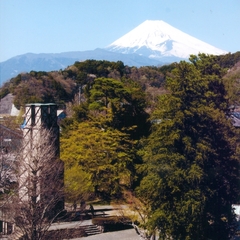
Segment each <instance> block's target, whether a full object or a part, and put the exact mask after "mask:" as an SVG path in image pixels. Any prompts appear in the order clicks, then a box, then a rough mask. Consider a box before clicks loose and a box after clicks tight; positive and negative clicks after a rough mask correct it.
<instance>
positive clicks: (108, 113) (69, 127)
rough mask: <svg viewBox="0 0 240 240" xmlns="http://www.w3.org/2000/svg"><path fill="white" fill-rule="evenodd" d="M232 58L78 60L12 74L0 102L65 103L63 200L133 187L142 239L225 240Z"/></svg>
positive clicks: (232, 193) (234, 143)
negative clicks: (133, 63) (146, 63)
mask: <svg viewBox="0 0 240 240" xmlns="http://www.w3.org/2000/svg"><path fill="white" fill-rule="evenodd" d="M239 60H240V54H239V52H237V53H235V54H230V53H229V54H226V55H223V56H207V55H205V54H200V55H199V56H191V58H190V61H189V62H185V61H183V62H180V63H172V64H170V65H166V66H161V67H153V66H152V67H140V68H136V67H129V66H125V65H124V64H123V63H122V62H121V61H118V62H109V61H96V60H87V61H84V62H76V63H75V64H74V65H72V66H69V67H68V68H66V69H64V70H60V71H55V72H35V71H31V72H30V73H22V74H19V75H18V76H17V77H15V78H12V79H11V80H10V82H8V83H6V84H4V86H3V87H2V88H1V91H0V97H1V98H2V97H4V96H6V95H7V94H8V93H12V94H13V95H14V96H15V99H14V103H15V105H16V106H17V107H18V108H20V107H21V106H24V105H25V104H26V103H30V102H31V103H34V102H40V103H47V102H54V103H57V104H59V105H61V104H66V106H67V112H68V117H67V118H66V119H64V120H63V121H62V122H61V158H62V160H63V161H64V162H65V190H66V192H67V196H68V200H69V201H73V202H76V201H80V200H81V199H83V198H87V197H88V195H89V194H90V195H91V194H92V193H94V194H95V195H96V196H98V197H101V198H104V199H110V198H111V197H117V198H121V197H122V194H123V192H124V191H126V190H128V191H129V192H132V193H133V195H134V194H135V190H136V186H137V184H139V182H141V184H140V186H139V187H138V189H137V190H138V191H136V193H138V194H139V195H138V197H139V199H138V200H139V202H141V204H142V203H143V205H144V206H145V210H144V212H145V213H146V212H147V211H149V212H148V214H147V215H146V216H147V217H146V218H145V220H146V221H144V222H145V223H146V222H147V224H146V226H144V227H147V228H148V229H149V233H151V232H154V231H156V229H157V230H159V233H160V238H162V239H169V238H171V237H172V238H173V239H199V240H202V239H216V240H217V239H228V238H229V237H230V236H231V235H232V233H233V231H234V227H233V226H234V219H235V218H234V215H233V211H232V208H231V204H232V203H239V198H238V197H239V156H240V151H239V148H238V145H239V142H240V141H239V140H237V139H236V137H237V136H238V139H239V136H240V134H239V133H238V130H236V129H234V128H233V127H232V125H231V122H230V121H229V118H228V113H229V112H228V107H229V105H231V104H233V105H239V103H240V102H239V94H240V86H239V80H240V71H239V69H240V68H239ZM230 68H231V69H230ZM166 79H167V80H166ZM149 117H150V119H151V122H150V121H149ZM150 124H152V126H150ZM150 127H151V132H150ZM236 133H237V134H238V135H237V134H236ZM140 170H141V171H140ZM149 206H150V207H149ZM148 208H149V209H148ZM136 209H137V211H140V210H139V209H140V208H136ZM147 220H148V221H147Z"/></svg>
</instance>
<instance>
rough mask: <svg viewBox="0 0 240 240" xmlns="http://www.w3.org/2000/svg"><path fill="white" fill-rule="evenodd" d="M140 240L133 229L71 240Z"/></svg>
mask: <svg viewBox="0 0 240 240" xmlns="http://www.w3.org/2000/svg"><path fill="white" fill-rule="evenodd" d="M118 239H119V240H120V239H121V240H141V238H140V236H139V235H137V233H136V231H135V230H134V229H128V230H122V231H117V232H108V233H101V234H97V235H93V236H88V237H82V238H74V239H71V240H118Z"/></svg>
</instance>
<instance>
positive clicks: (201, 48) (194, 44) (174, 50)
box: [105, 20, 227, 60]
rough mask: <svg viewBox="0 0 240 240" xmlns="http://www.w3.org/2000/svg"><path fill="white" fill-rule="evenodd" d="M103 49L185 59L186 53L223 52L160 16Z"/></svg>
mask: <svg viewBox="0 0 240 240" xmlns="http://www.w3.org/2000/svg"><path fill="white" fill-rule="evenodd" d="M105 49H106V50H109V51H112V52H120V53H126V54H129V53H138V54H140V55H143V56H147V57H149V58H154V59H158V60H161V59H162V58H164V57H169V58H170V57H176V58H181V59H186V58H189V55H190V54H198V53H206V54H213V55H221V54H225V53H227V52H226V51H224V50H221V49H218V48H216V47H214V46H211V45H210V44H208V43H205V42H203V41H201V40H198V39H197V38H194V37H192V36H190V35H188V34H186V33H184V32H182V31H180V30H178V29H176V28H174V27H172V26H171V25H169V24H168V23H165V22H164V21H160V20H156V21H150V20H147V21H145V22H143V23H142V24H140V25H139V26H138V27H136V28H134V29H133V30H132V31H130V32H128V33H127V34H125V35H124V36H122V37H121V38H119V39H117V40H116V41H115V42H113V43H112V44H110V45H109V46H107V47H106V48H105Z"/></svg>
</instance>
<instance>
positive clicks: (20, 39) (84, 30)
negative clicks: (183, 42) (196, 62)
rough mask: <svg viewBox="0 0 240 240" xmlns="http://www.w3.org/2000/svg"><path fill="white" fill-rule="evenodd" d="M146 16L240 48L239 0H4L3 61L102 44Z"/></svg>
mask: <svg viewBox="0 0 240 240" xmlns="http://www.w3.org/2000/svg"><path fill="white" fill-rule="evenodd" d="M145 20H163V21H165V22H167V23H168V24H170V25H172V26H173V27H175V28H178V29H179V30H181V31H183V32H185V33H188V34H190V35H191V36H193V37H196V38H198V39H200V40H202V41H205V42H207V43H209V44H211V45H213V46H215V47H217V48H220V49H223V50H226V51H229V52H232V53H234V52H237V51H240V47H239V46H240V27H239V23H240V0H230V1H229V0H228V1H227V0H0V62H2V61H5V60H7V59H9V58H11V57H14V56H16V55H20V54H24V53H28V52H32V53H60V52H67V51H84V50H93V49H96V48H103V47H105V46H107V45H109V44H111V43H112V42H113V41H115V40H117V39H118V38H120V37H121V36H123V35H124V34H126V33H128V32H129V31H131V30H132V29H133V28H135V27H137V26H138V25H139V24H141V23H142V22H144V21H145Z"/></svg>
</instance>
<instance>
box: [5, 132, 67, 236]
mask: <svg viewBox="0 0 240 240" xmlns="http://www.w3.org/2000/svg"><path fill="white" fill-rule="evenodd" d="M31 140H32V142H31V144H29V143H28V144H25V146H23V148H22V151H20V153H19V156H18V170H19V181H18V189H17V190H18V191H17V192H18V194H16V195H14V197H13V198H12V200H11V202H10V204H9V208H10V209H11V213H12V219H13V221H14V223H15V226H16V228H17V229H18V231H20V232H21V234H22V236H23V237H24V239H26V240H41V239H45V235H46V232H47V231H48V229H49V227H50V225H51V224H52V223H53V222H54V221H55V220H56V218H58V217H59V216H60V215H61V214H62V213H63V209H64V206H63V204H64V201H63V163H62V162H61V161H60V159H59V158H58V155H59V154H58V153H57V152H58V149H57V146H56V141H54V136H53V135H52V134H51V131H49V130H45V129H41V131H40V134H37V136H35V137H34V138H32V139H31ZM25 143H26V141H25Z"/></svg>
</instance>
